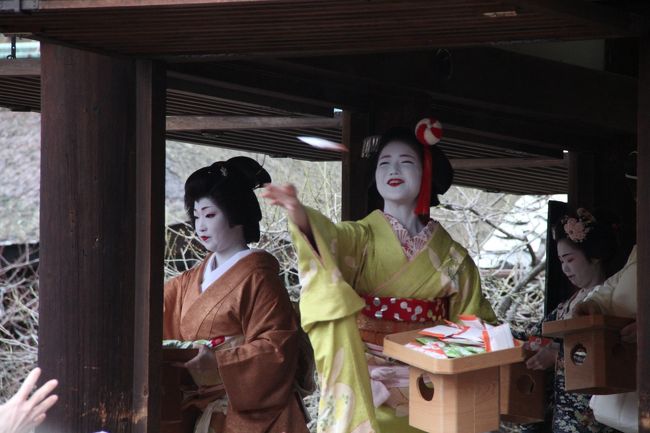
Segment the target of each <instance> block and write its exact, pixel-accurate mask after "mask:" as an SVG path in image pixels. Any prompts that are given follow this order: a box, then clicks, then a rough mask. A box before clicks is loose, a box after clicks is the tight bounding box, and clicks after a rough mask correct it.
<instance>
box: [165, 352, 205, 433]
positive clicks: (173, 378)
mask: <svg viewBox="0 0 650 433" xmlns="http://www.w3.org/2000/svg"><path fill="white" fill-rule="evenodd" d="M198 352H199V351H198V350H197V349H163V351H162V353H163V362H162V365H161V372H160V373H161V388H162V390H161V391H162V392H161V394H162V395H161V420H160V432H161V433H183V432H191V431H193V429H194V421H193V419H189V418H188V417H187V416H185V415H186V414H184V413H183V412H182V411H181V407H182V402H183V390H184V389H189V388H192V387H193V386H194V381H193V380H192V377H191V376H190V374H189V373H188V371H187V370H186V369H185V368H182V367H180V366H177V364H182V363H185V362H187V361H189V360H190V359H192V358H194V357H195V356H196V355H197V354H198Z"/></svg>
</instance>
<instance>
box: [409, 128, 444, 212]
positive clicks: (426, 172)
mask: <svg viewBox="0 0 650 433" xmlns="http://www.w3.org/2000/svg"><path fill="white" fill-rule="evenodd" d="M415 137H416V138H417V139H418V141H419V142H420V143H422V145H423V146H424V152H423V155H424V157H423V158H422V159H423V160H422V181H421V182H420V193H419V194H418V201H417V204H416V206H415V213H416V214H418V215H424V216H425V217H427V218H428V217H429V209H430V208H431V183H432V181H431V178H432V176H433V173H432V171H433V161H432V158H431V151H430V150H429V146H433V145H435V144H437V143H438V142H439V141H440V139H441V138H442V125H441V124H440V121H438V120H437V119H434V118H433V117H425V118H424V119H422V120H420V121H419V122H418V123H417V125H415Z"/></svg>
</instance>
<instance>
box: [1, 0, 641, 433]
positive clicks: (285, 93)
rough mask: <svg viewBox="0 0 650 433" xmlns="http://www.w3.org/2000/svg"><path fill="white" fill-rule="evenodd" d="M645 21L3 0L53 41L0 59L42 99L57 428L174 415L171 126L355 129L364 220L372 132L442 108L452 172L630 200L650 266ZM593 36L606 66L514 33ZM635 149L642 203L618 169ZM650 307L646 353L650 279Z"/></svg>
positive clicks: (265, 147)
mask: <svg viewBox="0 0 650 433" xmlns="http://www.w3.org/2000/svg"><path fill="white" fill-rule="evenodd" d="M649 16H650V7H649V6H648V5H647V4H646V2H643V1H633V0H630V1H627V2H624V3H620V2H615V1H598V2H595V1H587V0H477V1H474V2H465V1H458V0H438V1H435V2H434V1H430V0H407V1H397V0H377V1H372V2H369V1H367V0H247V1H245V0H184V1H181V0H138V1H136V0H122V1H118V0H0V32H2V33H5V34H18V35H24V36H27V37H30V38H33V39H37V40H39V41H41V42H42V45H41V47H42V58H41V59H40V61H39V60H20V59H18V60H1V61H0V106H4V107H9V108H11V109H14V110H40V111H41V113H42V152H43V154H42V188H41V191H42V198H41V203H42V209H41V260H42V263H41V296H42V303H41V305H42V311H41V324H40V325H41V326H40V329H41V336H40V341H41V346H40V349H39V354H40V363H41V365H42V366H43V368H44V370H45V374H46V376H56V377H58V378H59V379H60V381H61V401H60V404H58V405H57V406H56V407H55V409H54V410H53V411H52V413H51V414H50V415H48V421H47V422H46V424H45V426H44V427H43V430H41V431H44V432H49V431H65V432H84V433H85V432H90V431H99V430H106V431H111V432H118V431H119V432H152V433H153V432H156V431H157V430H158V424H157V423H158V421H159V419H160V407H159V394H160V392H159V388H158V384H159V377H158V374H159V373H158V372H159V368H158V367H159V365H160V357H161V355H160V347H159V346H160V345H159V342H160V333H161V329H160V328H161V310H162V308H161V303H162V301H161V287H162V245H163V232H162V229H163V220H162V218H163V184H164V138H165V137H167V138H174V139H179V140H184V141H189V142H194V143H199V144H207V145H216V146H227V147H232V148H237V149H245V150H254V151H258V152H264V153H267V154H269V155H272V156H291V157H295V158H304V159H311V160H335V159H337V158H339V155H337V154H333V153H331V152H327V151H323V150H317V149H312V148H309V147H308V146H306V145H304V144H302V143H300V142H299V141H297V140H296V139H295V136H297V135H316V136H320V137H324V138H330V139H333V140H340V141H342V142H344V143H345V144H347V145H348V147H349V148H350V149H351V152H350V153H349V155H347V156H346V157H345V159H344V160H343V175H344V178H343V189H344V203H343V210H344V215H345V216H347V217H356V216H359V215H362V214H363V213H364V212H365V211H366V207H367V197H366V191H365V188H364V186H363V182H362V181H361V179H362V177H363V174H364V172H365V170H366V167H364V161H363V160H362V159H361V158H360V151H361V140H362V139H363V138H364V137H365V136H367V135H369V134H374V133H378V132H381V131H382V129H384V128H386V127H387V126H391V125H394V124H413V123H414V121H415V120H417V119H419V118H420V117H422V115H423V113H435V114H436V115H437V116H438V117H439V118H440V119H441V121H442V122H443V124H444V126H445V138H444V140H443V142H442V144H441V146H442V147H443V148H444V149H445V151H446V152H447V153H448V155H449V156H450V157H451V158H452V162H453V164H454V166H455V167H456V170H457V176H456V183H458V184H460V185H468V186H474V187H479V188H483V189H487V190H500V191H506V192H513V193H521V194H526V193H557V192H569V200H570V202H571V204H573V205H588V206H597V205H605V206H608V207H616V208H618V209H621V210H622V211H623V213H624V215H623V216H624V218H625V220H626V221H628V222H633V221H635V219H636V222H637V228H638V229H637V242H638V255H639V257H638V260H639V269H640V270H642V269H648V268H649V267H650V229H649V228H648V227H650V221H649V218H650V216H649V215H650V30H649V29H650V26H649V24H648V23H649ZM584 40H591V41H594V40H595V41H596V44H597V46H598V47H599V48H597V50H596V51H598V52H600V53H601V54H602V59H601V66H600V67H599V68H586V67H582V66H576V65H574V64H569V63H566V62H563V61H558V58H557V56H556V58H555V60H553V59H550V58H542V57H541V56H540V55H536V56H532V55H528V54H523V53H522V51H525V49H526V48H527V46H526V45H525V44H524V45H521V44H516V43H520V42H539V41H555V42H557V43H556V45H555V46H554V48H553V50H555V51H557V50H560V51H561V50H562V49H563V48H562V47H563V46H565V45H569V44H572V43H574V42H572V41H584ZM503 47H505V48H508V49H507V50H505V49H501V48H503ZM581 52H582V48H581V49H574V50H573V51H572V53H571V54H569V55H568V59H569V60H575V58H576V57H579V53H581ZM335 109H337V110H335ZM338 109H340V110H342V113H339V112H338V111H339V110H338ZM335 111H336V113H335ZM165 116H167V118H165ZM635 147H636V148H638V150H639V166H638V172H639V181H638V185H639V188H638V198H639V199H638V205H637V208H636V213H635V209H634V202H633V201H632V199H631V197H630V196H629V194H626V193H625V192H622V191H625V187H624V186H623V181H622V180H619V179H620V174H621V167H622V160H623V158H624V156H625V155H626V154H627V153H628V152H629V150H631V149H633V148H635ZM638 279H639V287H641V288H644V287H648V286H649V285H650V274H648V273H644V272H642V271H639V275H638ZM638 304H639V312H640V313H639V345H638V359H639V364H638V365H639V366H643V365H648V364H649V363H650V332H648V329H650V323H649V322H648V321H650V318H648V316H649V315H648V313H650V292H648V291H647V290H639V299H638ZM638 373H639V374H638V383H639V392H640V403H641V415H640V420H639V423H640V424H639V425H640V430H641V431H644V432H650V373H649V372H647V371H643V370H642V369H641V368H640V367H639V372H638Z"/></svg>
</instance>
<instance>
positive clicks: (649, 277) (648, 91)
mask: <svg viewBox="0 0 650 433" xmlns="http://www.w3.org/2000/svg"><path fill="white" fill-rule="evenodd" d="M638 98H639V112H638V125H639V130H638V152H639V154H638V157H637V175H638V179H637V262H638V263H637V316H636V319H637V332H638V335H637V343H638V346H637V351H638V352H637V362H636V365H637V370H636V371H637V390H638V392H639V433H648V432H650V370H648V365H650V290H648V287H650V272H648V269H650V32H649V33H646V34H645V35H644V36H643V37H642V38H640V43H639V95H638Z"/></svg>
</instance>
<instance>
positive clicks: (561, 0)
mask: <svg viewBox="0 0 650 433" xmlns="http://www.w3.org/2000/svg"><path fill="white" fill-rule="evenodd" d="M513 1H514V4H515V5H517V6H518V7H520V8H523V9H526V10H533V11H536V12H541V13H544V14H546V15H549V14H550V15H555V16H564V17H572V18H575V19H578V20H580V21H582V22H584V23H588V24H599V25H601V26H603V27H607V28H609V29H611V30H613V31H615V32H619V33H620V35H622V36H623V35H627V36H633V35H638V34H639V32H640V31H641V30H642V29H643V20H642V19H641V18H640V17H635V16H634V15H633V14H630V13H628V12H626V10H625V8H621V7H620V6H619V7H616V6H611V5H610V6H607V5H604V4H597V3H595V2H585V1H575V0H513Z"/></svg>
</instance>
